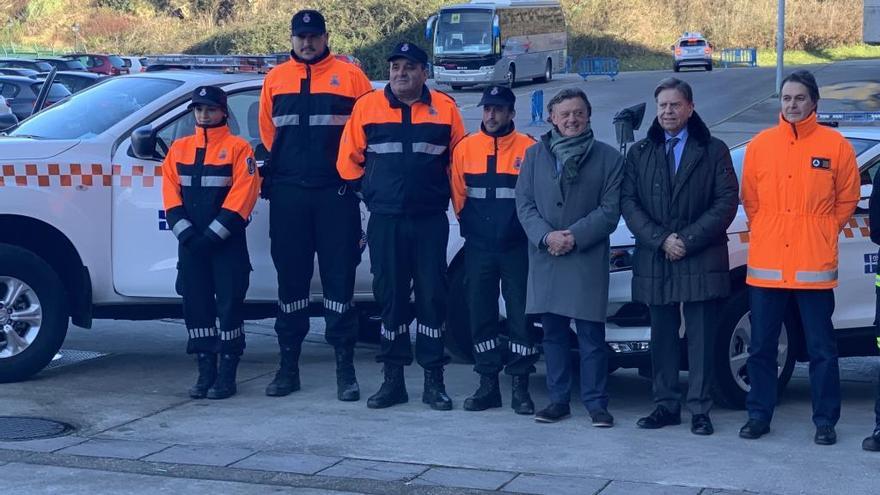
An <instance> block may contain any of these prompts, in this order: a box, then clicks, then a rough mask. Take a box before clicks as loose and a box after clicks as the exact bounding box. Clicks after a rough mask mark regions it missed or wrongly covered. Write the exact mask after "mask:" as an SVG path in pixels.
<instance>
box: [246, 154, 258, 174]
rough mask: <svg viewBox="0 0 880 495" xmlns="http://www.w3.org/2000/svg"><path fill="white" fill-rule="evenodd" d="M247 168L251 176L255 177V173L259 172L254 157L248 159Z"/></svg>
mask: <svg viewBox="0 0 880 495" xmlns="http://www.w3.org/2000/svg"><path fill="white" fill-rule="evenodd" d="M247 168H248V174H250V175H254V173H255V172H256V171H257V161H256V160H254V157H252V156H249V157H247Z"/></svg>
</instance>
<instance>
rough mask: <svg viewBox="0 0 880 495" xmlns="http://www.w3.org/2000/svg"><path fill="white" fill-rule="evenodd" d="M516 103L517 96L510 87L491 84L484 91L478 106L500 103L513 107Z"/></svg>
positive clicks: (500, 104)
mask: <svg viewBox="0 0 880 495" xmlns="http://www.w3.org/2000/svg"><path fill="white" fill-rule="evenodd" d="M515 103H516V96H515V95H514V94H513V91H511V90H510V88H505V87H504V86H489V87H488V88H486V90H485V91H483V97H482V98H480V103H478V104H477V106H484V105H499V106H509V107H510V108H513V105H514V104H515Z"/></svg>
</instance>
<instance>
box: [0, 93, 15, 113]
mask: <svg viewBox="0 0 880 495" xmlns="http://www.w3.org/2000/svg"><path fill="white" fill-rule="evenodd" d="M11 113H12V109H11V108H9V104H8V103H6V97H4V96H0V115H9V114H11Z"/></svg>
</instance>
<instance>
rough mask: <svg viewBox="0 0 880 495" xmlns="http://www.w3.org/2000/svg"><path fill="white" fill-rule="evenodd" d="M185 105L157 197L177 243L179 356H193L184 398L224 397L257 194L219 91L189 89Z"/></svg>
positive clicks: (234, 361) (250, 162)
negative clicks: (181, 132) (186, 118)
mask: <svg viewBox="0 0 880 495" xmlns="http://www.w3.org/2000/svg"><path fill="white" fill-rule="evenodd" d="M190 108H192V109H193V112H194V114H195V118H196V133H195V134H194V135H192V136H186V137H182V138H180V139H178V140H176V141H174V143H173V144H172V145H171V149H170V150H168V155H167V156H166V157H165V161H164V163H163V164H162V199H163V203H164V207H165V215H166V218H167V219H168V225H169V227H171V231H172V232H173V233H174V235H175V236H176V237H177V239H178V243H179V245H178V250H177V253H178V254H177V257H178V267H177V269H178V275H177V276H178V288H179V292H180V293H181V294H180V295H182V296H183V319H184V322H185V323H186V328H187V332H188V334H189V340H188V342H187V345H186V352H187V353H189V354H196V355H197V356H198V365H199V378H198V380H197V381H196V384H195V385H194V386H193V387H192V388H191V389H190V390H189V395H190V397H192V398H194V399H202V398H204V397H207V398H209V399H225V398H227V397H229V396H231V395H233V394H235V373H236V369H237V367H238V361H239V358H240V357H241V354H242V353H243V352H244V346H245V343H244V329H243V327H242V318H243V315H242V306H243V304H244V297H245V293H246V292H247V289H248V279H249V278H250V272H251V264H250V261H249V259H248V251H247V239H246V238H245V227H246V226H247V224H248V218H249V217H250V214H251V211H252V210H253V208H254V203H256V201H257V196H258V195H259V192H260V177H259V175H257V174H256V171H257V167H256V162H255V161H254V155H253V152H252V151H251V147H250V144H248V142H247V141H245V140H244V139H242V138H240V137H238V136H234V135H232V134H231V133H230V132H229V127H228V126H227V125H226V119H227V116H228V110H227V108H226V93H224V92H223V90H222V89H220V88H217V87H214V86H202V87H199V88H196V89H195V91H194V92H193V96H192V103H190ZM215 298H216V299H215ZM218 315H219V317H220V331H219V332H218V331H217V317H218ZM217 354H220V364H219V370H218V364H217Z"/></svg>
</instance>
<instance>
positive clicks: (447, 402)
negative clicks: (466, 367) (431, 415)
mask: <svg viewBox="0 0 880 495" xmlns="http://www.w3.org/2000/svg"><path fill="white" fill-rule="evenodd" d="M422 402H424V403H425V404H428V405H429V406H431V409H436V410H438V411H449V410H451V409H452V399H450V398H449V396H448V395H446V385H444V384H443V368H442V367H440V368H431V369H427V368H425V390H424V392H422Z"/></svg>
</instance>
